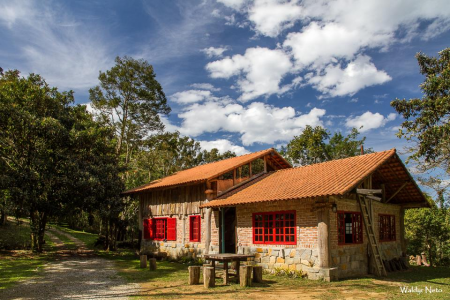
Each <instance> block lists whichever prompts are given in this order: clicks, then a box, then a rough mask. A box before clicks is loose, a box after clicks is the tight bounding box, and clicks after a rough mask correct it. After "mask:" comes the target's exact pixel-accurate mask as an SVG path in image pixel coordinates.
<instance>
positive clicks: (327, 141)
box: [280, 125, 372, 165]
mask: <svg viewBox="0 0 450 300" xmlns="http://www.w3.org/2000/svg"><path fill="white" fill-rule="evenodd" d="M358 135H359V132H358V130H357V129H356V128H353V129H352V131H351V132H350V134H348V135H347V136H343V135H342V134H341V133H340V132H336V133H334V134H333V135H331V134H330V132H329V131H327V130H326V129H324V128H323V127H320V126H317V127H314V128H313V127H311V126H309V125H308V126H306V128H305V130H303V132H302V134H301V135H299V136H296V137H294V138H293V139H292V140H291V141H290V142H289V143H288V144H287V146H286V147H282V148H281V150H280V152H281V154H282V155H283V156H285V157H286V158H287V159H288V160H289V161H290V162H291V163H292V164H294V165H310V164H315V163H320V162H324V161H329V160H333V159H340V158H345V157H352V156H356V155H359V154H361V146H363V145H364V141H365V139H366V138H365V137H363V138H362V139H360V140H358ZM365 152H366V153H370V152H372V150H371V149H366V150H365Z"/></svg>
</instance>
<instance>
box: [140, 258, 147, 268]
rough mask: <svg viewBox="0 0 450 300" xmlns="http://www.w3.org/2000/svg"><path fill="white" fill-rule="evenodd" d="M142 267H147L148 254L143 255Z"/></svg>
mask: <svg viewBox="0 0 450 300" xmlns="http://www.w3.org/2000/svg"><path fill="white" fill-rule="evenodd" d="M141 268H144V269H145V268H147V255H141Z"/></svg>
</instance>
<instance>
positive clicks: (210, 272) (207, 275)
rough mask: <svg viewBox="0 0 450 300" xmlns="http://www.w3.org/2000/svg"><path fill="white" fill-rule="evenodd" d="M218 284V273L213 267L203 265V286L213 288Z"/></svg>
mask: <svg viewBox="0 0 450 300" xmlns="http://www.w3.org/2000/svg"><path fill="white" fill-rule="evenodd" d="M215 285H216V274H215V273H214V268H213V267H203V286H204V287H205V288H207V289H208V288H211V287H214V286H215Z"/></svg>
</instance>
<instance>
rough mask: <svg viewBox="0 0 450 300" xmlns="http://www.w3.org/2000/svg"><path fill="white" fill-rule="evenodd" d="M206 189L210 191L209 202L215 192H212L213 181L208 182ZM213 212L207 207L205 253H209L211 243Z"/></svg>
mask: <svg viewBox="0 0 450 300" xmlns="http://www.w3.org/2000/svg"><path fill="white" fill-rule="evenodd" d="M206 191H207V192H208V193H207V194H206V201H205V203H208V202H209V201H210V200H212V198H213V193H212V192H211V191H212V190H211V182H207V183H206ZM211 214H212V209H211V208H210V207H208V208H207V209H206V214H205V222H206V236H205V254H209V248H210V245H211Z"/></svg>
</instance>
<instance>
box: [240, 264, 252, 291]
mask: <svg viewBox="0 0 450 300" xmlns="http://www.w3.org/2000/svg"><path fill="white" fill-rule="evenodd" d="M239 283H240V285H241V286H244V287H245V286H251V285H252V266H241V268H240V269H239Z"/></svg>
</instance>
